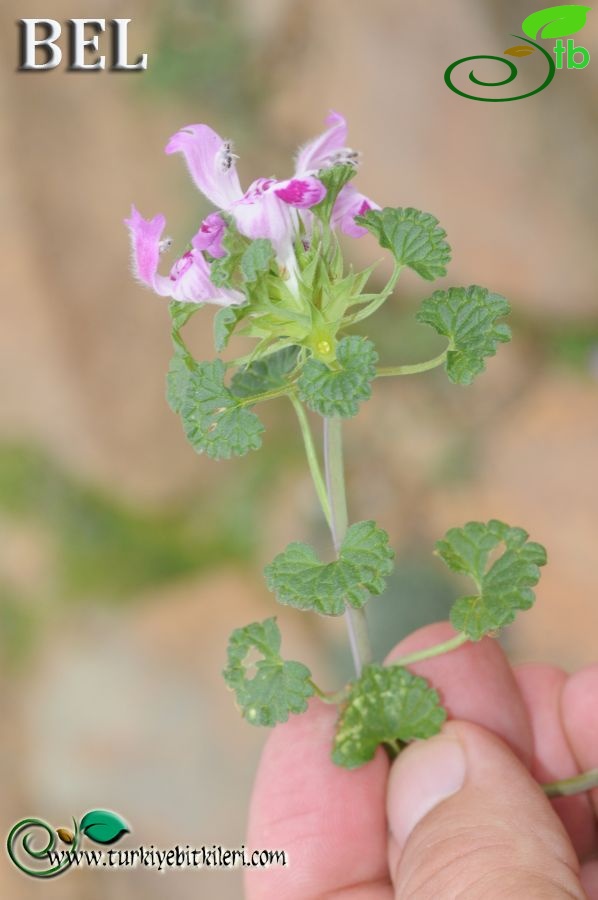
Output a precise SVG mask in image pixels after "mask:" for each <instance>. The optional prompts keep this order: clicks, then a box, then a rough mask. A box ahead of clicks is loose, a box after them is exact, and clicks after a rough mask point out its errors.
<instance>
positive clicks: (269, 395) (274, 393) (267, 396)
mask: <svg viewBox="0 0 598 900" xmlns="http://www.w3.org/2000/svg"><path fill="white" fill-rule="evenodd" d="M290 390H291V386H290V385H289V384H285V385H284V387H279V388H273V389H272V390H271V391H264V392H263V394H255V396H253V397H243V398H242V399H239V400H238V402H237V404H236V406H237V408H238V407H241V406H255V404H256V403H263V402H264V400H274V399H275V398H276V397H285V396H286V395H287V394H288V393H289V391H290Z"/></svg>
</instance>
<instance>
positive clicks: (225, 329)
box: [214, 305, 247, 353]
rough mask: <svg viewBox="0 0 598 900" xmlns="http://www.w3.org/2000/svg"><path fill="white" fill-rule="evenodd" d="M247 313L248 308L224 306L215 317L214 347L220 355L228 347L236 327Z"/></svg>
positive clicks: (244, 306)
mask: <svg viewBox="0 0 598 900" xmlns="http://www.w3.org/2000/svg"><path fill="white" fill-rule="evenodd" d="M246 313H247V306H246V305H243V306H223V307H222V308H221V309H219V310H218V312H217V313H216V315H215V316H214V346H215V347H216V352H217V353H220V352H221V351H222V350H224V348H225V347H226V346H227V345H228V342H229V340H230V337H231V335H232V333H233V331H234V330H235V326H236V325H237V323H238V322H240V321H241V319H242V318H243V317H244V316H245V315H246Z"/></svg>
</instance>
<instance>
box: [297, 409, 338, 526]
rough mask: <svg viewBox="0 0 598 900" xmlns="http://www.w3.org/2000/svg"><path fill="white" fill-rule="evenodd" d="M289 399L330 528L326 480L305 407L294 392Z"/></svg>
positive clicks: (330, 520)
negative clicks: (297, 421)
mask: <svg viewBox="0 0 598 900" xmlns="http://www.w3.org/2000/svg"><path fill="white" fill-rule="evenodd" d="M289 399H290V401H291V403H292V404H293V408H294V410H295V412H296V414H297V419H298V420H299V427H300V428H301V434H302V436H303V444H304V446H305V455H306V457H307V464H308V466H309V471H310V473H311V477H312V480H313V483H314V487H315V489H316V494H317V495H318V500H319V501H320V505H321V507H322V512H323V513H324V517H325V519H326V522H327V523H328V527H329V528H330V529H332V519H331V515H330V503H329V500H328V494H327V492H326V482H325V481H324V476H323V475H322V470H321V468H320V463H319V462H318V454H317V453H316V448H315V444H314V439H313V436H312V433H311V429H310V427H309V422H308V420H307V416H306V414H305V409H304V408H303V404H302V403H301V401H300V400H299V399H298V398H297V395H296V394H289Z"/></svg>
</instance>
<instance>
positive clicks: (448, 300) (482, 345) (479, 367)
mask: <svg viewBox="0 0 598 900" xmlns="http://www.w3.org/2000/svg"><path fill="white" fill-rule="evenodd" d="M510 311H511V307H510V306H509V304H508V302H507V301H506V300H505V298H504V297H502V296H501V295H500V294H491V293H490V292H489V291H488V290H487V289H486V288H482V287H478V285H472V286H470V287H467V288H462V287H454V288H449V289H448V291H435V292H434V293H433V294H432V296H431V297H428V299H427V300H424V302H423V303H422V305H421V307H420V310H419V312H418V313H417V315H416V319H417V321H418V322H422V323H424V324H425V325H430V326H431V327H432V328H434V329H435V330H436V331H437V332H438V334H441V335H443V336H444V337H447V338H448V339H449V348H448V353H447V360H446V371H447V374H448V377H449V378H450V380H451V381H452V382H453V383H454V384H471V382H472V381H473V379H474V378H475V376H476V375H479V373H480V372H483V371H484V369H485V368H486V366H485V362H484V360H485V358H486V357H487V356H494V354H495V353H496V345H497V344H499V343H505V342H507V341H510V340H511V330H510V328H509V326H508V325H502V324H501V325H497V324H496V320H497V319H501V318H502V317H503V316H506V315H508V314H509V312H510Z"/></svg>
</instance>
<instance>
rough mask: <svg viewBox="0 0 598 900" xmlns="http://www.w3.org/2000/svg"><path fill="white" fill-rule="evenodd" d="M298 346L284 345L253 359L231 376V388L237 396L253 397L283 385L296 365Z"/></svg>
mask: <svg viewBox="0 0 598 900" xmlns="http://www.w3.org/2000/svg"><path fill="white" fill-rule="evenodd" d="M298 355H299V347H285V348H284V349H283V350H277V351H276V352H275V353H269V354H268V355H267V356H264V357H262V359H258V360H255V361H254V362H252V363H250V364H249V365H248V366H246V367H245V368H244V369H239V371H238V372H236V373H235V375H234V376H233V380H232V382H231V390H232V392H233V394H235V396H237V397H254V396H255V395H256V394H263V393H264V392H265V391H273V390H277V388H280V387H283V385H284V384H285V382H286V378H287V375H288V374H289V373H290V372H292V371H293V369H294V368H295V366H296V365H297V357H298Z"/></svg>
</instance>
